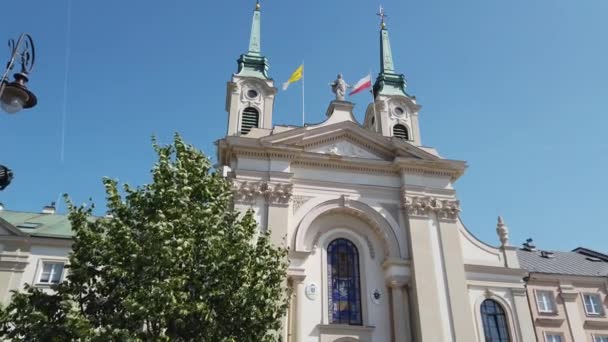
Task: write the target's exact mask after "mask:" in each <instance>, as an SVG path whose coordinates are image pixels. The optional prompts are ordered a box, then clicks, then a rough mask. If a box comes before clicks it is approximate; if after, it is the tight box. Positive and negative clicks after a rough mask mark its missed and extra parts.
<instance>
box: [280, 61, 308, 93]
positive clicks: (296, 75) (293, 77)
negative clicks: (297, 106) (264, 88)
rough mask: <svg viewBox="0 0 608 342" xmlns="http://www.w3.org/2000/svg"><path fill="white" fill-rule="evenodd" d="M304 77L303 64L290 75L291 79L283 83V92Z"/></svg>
mask: <svg viewBox="0 0 608 342" xmlns="http://www.w3.org/2000/svg"><path fill="white" fill-rule="evenodd" d="M303 76H304V64H302V65H300V66H299V67H298V68H297V69H296V71H294V72H293V74H291V77H289V79H288V80H287V82H285V83H283V90H287V88H288V87H289V85H290V84H292V83H295V82H297V81H299V80H301V79H302V77H303Z"/></svg>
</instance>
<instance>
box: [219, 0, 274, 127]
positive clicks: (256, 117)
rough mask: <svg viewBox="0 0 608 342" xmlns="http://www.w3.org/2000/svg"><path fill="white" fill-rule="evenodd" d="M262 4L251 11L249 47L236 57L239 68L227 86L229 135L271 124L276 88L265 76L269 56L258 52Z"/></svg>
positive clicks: (259, 49) (257, 4)
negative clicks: (245, 51)
mask: <svg viewBox="0 0 608 342" xmlns="http://www.w3.org/2000/svg"><path fill="white" fill-rule="evenodd" d="M260 9H261V6H260V2H259V1H258V2H257V3H256V5H255V10H254V11H253V19H252V24H251V34H250V37H249V50H248V51H247V53H245V54H242V55H241V57H240V58H239V59H238V61H237V63H238V70H237V72H236V74H233V75H232V79H231V80H230V81H229V82H228V84H227V89H226V111H227V112H228V131H227V135H228V136H234V135H241V136H246V135H247V134H249V132H251V130H252V129H255V128H265V129H271V128H272V109H273V106H274V98H275V95H276V93H277V89H276V88H275V87H274V81H273V80H272V79H271V78H270V77H269V76H268V69H269V68H270V66H269V64H268V59H267V58H266V57H264V56H263V55H262V52H261V30H260V28H261V10H260Z"/></svg>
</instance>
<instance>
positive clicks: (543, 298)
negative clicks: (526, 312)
mask: <svg viewBox="0 0 608 342" xmlns="http://www.w3.org/2000/svg"><path fill="white" fill-rule="evenodd" d="M536 307H537V308H538V312H540V313H555V303H554V301H553V291H536Z"/></svg>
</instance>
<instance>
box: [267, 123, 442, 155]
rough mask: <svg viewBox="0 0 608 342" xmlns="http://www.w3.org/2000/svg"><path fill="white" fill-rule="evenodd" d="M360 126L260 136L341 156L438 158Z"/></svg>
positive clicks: (270, 141) (269, 142)
mask: <svg viewBox="0 0 608 342" xmlns="http://www.w3.org/2000/svg"><path fill="white" fill-rule="evenodd" d="M395 140H396V139H393V138H390V137H384V136H382V135H380V134H378V133H375V132H372V131H369V130H367V129H364V128H362V127H361V126H359V125H358V124H356V123H354V122H348V121H345V122H339V123H336V124H331V125H323V126H317V127H315V126H313V127H310V126H308V127H302V128H296V129H292V130H288V131H285V132H281V133H278V134H271V135H269V136H266V137H264V138H262V139H261V142H262V143H263V145H266V146H268V145H272V146H275V147H280V146H284V147H290V148H298V149H302V150H304V151H305V152H309V153H319V154H325V155H330V156H331V155H334V156H342V157H353V158H363V159H375V160H385V161H391V160H394V159H395V158H397V157H400V158H413V159H420V160H437V159H441V158H440V157H438V156H435V155H433V154H431V153H429V152H427V151H424V150H423V149H421V148H419V147H416V146H414V145H412V144H410V143H408V142H403V141H395Z"/></svg>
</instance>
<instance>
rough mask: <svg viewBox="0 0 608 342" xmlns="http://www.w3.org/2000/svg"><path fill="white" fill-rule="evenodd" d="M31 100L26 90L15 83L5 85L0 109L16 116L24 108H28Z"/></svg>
mask: <svg viewBox="0 0 608 342" xmlns="http://www.w3.org/2000/svg"><path fill="white" fill-rule="evenodd" d="M29 98H30V95H29V94H28V91H27V89H26V88H23V87H21V86H20V85H19V84H16V83H15V82H13V83H9V84H5V85H4V91H3V92H2V97H1V98H0V107H1V108H2V110H4V111H5V112H7V113H9V114H15V113H17V112H18V111H20V110H22V109H23V108H28V106H27V105H28V100H29Z"/></svg>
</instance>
